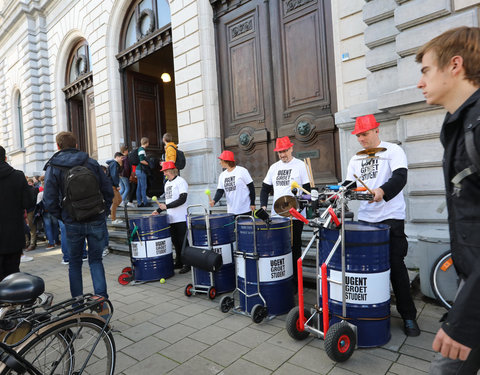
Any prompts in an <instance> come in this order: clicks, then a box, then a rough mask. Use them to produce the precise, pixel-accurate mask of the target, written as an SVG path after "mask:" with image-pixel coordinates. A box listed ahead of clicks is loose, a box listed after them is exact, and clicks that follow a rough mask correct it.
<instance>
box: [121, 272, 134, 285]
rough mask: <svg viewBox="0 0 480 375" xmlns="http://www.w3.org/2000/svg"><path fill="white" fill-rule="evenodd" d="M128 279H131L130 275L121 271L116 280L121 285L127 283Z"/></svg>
mask: <svg viewBox="0 0 480 375" xmlns="http://www.w3.org/2000/svg"><path fill="white" fill-rule="evenodd" d="M130 281H132V275H129V274H128V273H122V274H121V275H120V276H118V282H119V283H120V284H121V285H128V284H129V283H130Z"/></svg>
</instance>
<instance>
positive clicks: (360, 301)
mask: <svg viewBox="0 0 480 375" xmlns="http://www.w3.org/2000/svg"><path fill="white" fill-rule="evenodd" d="M389 228H390V227H389V226H388V225H384V224H367V223H360V222H354V221H352V222H345V265H346V267H345V300H346V315H347V316H346V317H342V286H341V285H338V284H334V283H331V282H330V283H329V286H328V290H329V309H330V314H331V320H330V324H333V323H335V322H338V321H339V320H341V319H342V318H343V319H345V320H347V321H348V322H350V323H352V324H354V325H356V326H357V343H358V346H359V347H373V346H381V345H384V344H386V343H387V342H388V341H389V340H390V337H391V334H390V261H389V238H390V229H389ZM338 235H339V230H333V229H325V228H323V229H322V232H321V260H322V261H324V260H325V259H326V258H327V256H328V254H329V253H330V251H331V250H332V248H333V246H334V244H335V242H336V240H337V238H338ZM341 254H342V251H341V248H340V246H339V247H338V249H337V250H336V251H335V255H334V256H333V257H332V259H331V261H330V263H329V264H328V275H329V278H330V279H333V280H336V281H339V282H342V258H341ZM319 303H320V304H321V301H320V302H319Z"/></svg>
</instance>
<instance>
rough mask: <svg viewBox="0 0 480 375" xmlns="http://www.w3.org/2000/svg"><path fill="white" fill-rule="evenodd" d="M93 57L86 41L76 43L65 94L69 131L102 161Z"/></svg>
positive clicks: (68, 68) (66, 80) (84, 147)
mask: <svg viewBox="0 0 480 375" xmlns="http://www.w3.org/2000/svg"><path fill="white" fill-rule="evenodd" d="M92 77H93V74H92V70H91V56H90V49H89V47H88V43H87V41H86V40H85V39H82V40H80V41H79V42H78V43H77V44H75V45H74V46H73V48H72V50H71V52H70V56H69V58H68V62H67V69H66V77H65V87H64V88H63V89H62V90H63V92H64V93H65V98H66V102H67V116H68V118H67V120H68V129H69V130H70V131H71V132H72V133H73V134H75V136H76V137H77V141H78V148H79V149H80V150H82V151H85V152H88V154H89V155H90V157H92V158H94V159H98V148H97V132H96V123H95V100H94V93H93V78H92Z"/></svg>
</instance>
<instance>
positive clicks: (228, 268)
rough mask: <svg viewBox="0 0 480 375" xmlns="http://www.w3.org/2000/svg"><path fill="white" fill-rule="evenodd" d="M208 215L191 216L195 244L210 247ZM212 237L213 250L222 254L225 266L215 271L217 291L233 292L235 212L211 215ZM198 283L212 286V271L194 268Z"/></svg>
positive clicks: (200, 246)
mask: <svg viewBox="0 0 480 375" xmlns="http://www.w3.org/2000/svg"><path fill="white" fill-rule="evenodd" d="M205 220H206V216H193V217H192V218H191V225H192V237H193V246H195V247H199V248H205V249H207V248H208V237H207V226H206V221H205ZM209 223H210V236H211V237H210V238H211V241H212V243H211V245H212V247H213V251H215V252H217V253H219V254H222V261H223V266H222V268H220V270H218V271H216V272H213V281H214V286H215V289H216V291H217V293H226V292H231V291H232V290H234V289H235V264H234V263H233V244H234V242H235V217H234V215H233V214H212V215H209ZM193 272H194V274H195V275H194V276H195V283H196V285H204V286H210V272H207V271H204V270H201V269H198V268H195V267H194V268H193Z"/></svg>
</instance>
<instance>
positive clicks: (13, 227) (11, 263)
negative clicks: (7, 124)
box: [0, 146, 35, 280]
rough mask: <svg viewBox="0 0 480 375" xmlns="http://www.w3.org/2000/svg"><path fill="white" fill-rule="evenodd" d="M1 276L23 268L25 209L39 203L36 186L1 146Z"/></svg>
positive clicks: (0, 277) (3, 276)
mask: <svg viewBox="0 0 480 375" xmlns="http://www.w3.org/2000/svg"><path fill="white" fill-rule="evenodd" d="M0 192H1V194H0V206H1V207H2V214H1V215H0V280H3V279H4V278H5V277H6V276H8V275H10V274H12V273H15V272H19V271H20V268H19V267H20V257H21V256H22V249H23V248H24V247H25V231H24V227H25V225H24V222H25V221H24V212H25V209H26V208H27V207H32V206H34V205H35V198H34V194H33V187H31V186H29V185H28V183H27V180H26V179H25V175H24V174H23V172H22V171H18V170H16V169H13V168H12V167H11V166H10V165H9V164H8V163H7V157H6V152H5V149H4V148H3V147H2V146H0Z"/></svg>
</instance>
